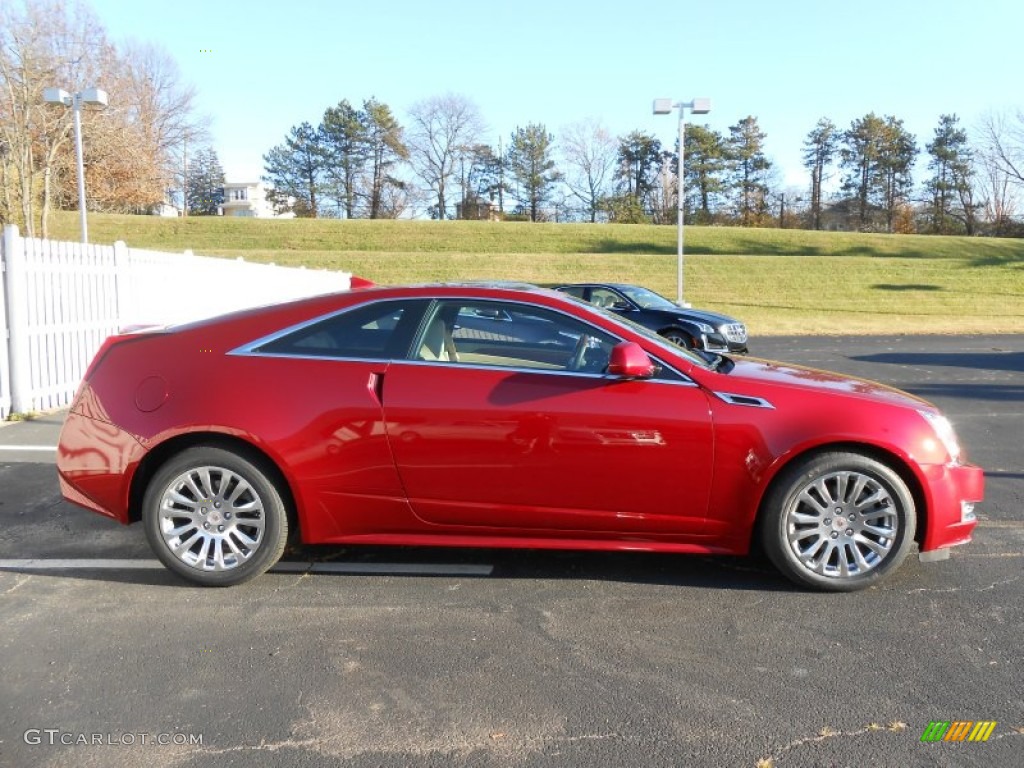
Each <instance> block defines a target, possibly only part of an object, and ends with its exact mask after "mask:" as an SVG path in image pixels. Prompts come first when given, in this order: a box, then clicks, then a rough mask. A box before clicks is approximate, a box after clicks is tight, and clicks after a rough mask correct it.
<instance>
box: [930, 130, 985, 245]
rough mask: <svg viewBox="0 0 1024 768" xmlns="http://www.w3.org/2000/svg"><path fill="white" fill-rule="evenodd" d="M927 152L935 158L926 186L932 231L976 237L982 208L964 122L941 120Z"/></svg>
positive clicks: (932, 158)
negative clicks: (976, 193)
mask: <svg viewBox="0 0 1024 768" xmlns="http://www.w3.org/2000/svg"><path fill="white" fill-rule="evenodd" d="M925 149H926V150H927V151H928V154H929V155H931V159H930V160H929V161H928V169H929V170H930V171H931V172H932V177H931V178H930V179H929V180H928V181H927V182H926V184H925V188H926V190H927V191H928V193H929V195H930V197H931V207H930V211H929V219H930V222H929V223H930V227H931V231H932V232H935V233H936V234H939V235H948V234H953V233H955V232H959V231H964V232H966V233H967V234H968V235H973V234H974V229H975V218H976V215H977V208H978V206H977V205H976V204H975V203H974V199H973V182H972V179H973V175H974V169H973V154H972V152H971V149H970V147H969V146H968V144H967V132H966V131H964V130H963V129H962V128H960V118H958V117H957V116H956V115H942V116H941V117H939V124H938V126H937V127H936V128H935V137H934V138H933V139H932V141H931V143H929V144H928V145H927V146H926V147H925Z"/></svg>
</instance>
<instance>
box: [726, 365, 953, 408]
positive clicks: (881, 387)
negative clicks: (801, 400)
mask: <svg viewBox="0 0 1024 768" xmlns="http://www.w3.org/2000/svg"><path fill="white" fill-rule="evenodd" d="M732 359H733V363H734V364H733V366H732V367H731V368H730V369H729V372H728V373H727V374H723V378H725V379H728V380H730V381H731V382H735V383H734V384H733V385H732V389H733V390H739V389H742V390H744V391H742V392H740V391H737V392H736V393H737V394H751V395H757V394H759V392H758V385H761V386H763V385H765V384H768V385H771V386H780V387H790V388H797V389H803V390H813V391H818V392H825V393H832V394H842V395H850V396H852V397H858V398H861V399H865V400H874V401H876V402H884V403H889V404H892V405H901V406H905V407H909V408H922V407H924V408H927V409H929V410H932V409H934V406H933V405H932V404H931V403H929V402H928V401H927V400H923V399H921V398H919V397H916V396H915V395H911V394H909V393H908V392H904V391H903V390H900V389H896V388H895V387H889V386H886V385H885V384H879V383H878V382H876V381H868V380H867V379H858V378H856V377H855V376H845V375H843V374H840V373H832V372H831V371H822V370H819V369H817V368H805V367H803V366H799V365H790V364H789V363H779V362H775V361H773V360H762V359H759V358H749V357H745V358H742V359H739V358H732ZM740 382H743V383H748V382H749V384H751V385H752V386H751V387H750V388H749V392H748V391H746V390H747V387H745V386H744V387H739V386H737V385H739V384H740ZM720 386H721V387H722V388H724V385H722V384H720Z"/></svg>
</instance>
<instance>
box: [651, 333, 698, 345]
mask: <svg viewBox="0 0 1024 768" xmlns="http://www.w3.org/2000/svg"><path fill="white" fill-rule="evenodd" d="M659 335H660V336H661V337H662V338H663V339H665V340H666V341H671V342H672V343H673V344H676V345H677V346H680V347H682V348H683V349H696V348H697V341H696V339H694V338H693V337H692V336H691V335H690V334H688V333H686V332H685V331H680V330H679V329H678V328H669V329H668V330H665V331H661V332H660V333H659Z"/></svg>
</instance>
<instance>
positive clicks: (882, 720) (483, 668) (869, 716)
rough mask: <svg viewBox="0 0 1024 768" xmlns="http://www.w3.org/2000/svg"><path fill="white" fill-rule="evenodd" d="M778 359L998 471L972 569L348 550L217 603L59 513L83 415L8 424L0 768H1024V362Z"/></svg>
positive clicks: (912, 350) (959, 342) (969, 350)
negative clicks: (831, 584)
mask: <svg viewBox="0 0 1024 768" xmlns="http://www.w3.org/2000/svg"><path fill="white" fill-rule="evenodd" d="M752 346H753V347H754V351H755V352H756V353H757V354H758V355H762V356H765V357H772V358H777V359H781V360H787V361H791V362H796V363H802V364H808V365H813V366H816V367H823V368H829V369H833V370H838V371H843V372H846V373H852V374H855V375H859V376H864V377H867V378H872V379H875V380H878V381H883V382H885V383H888V384H893V385H895V386H898V387H901V388H903V389H907V390H909V391H911V392H914V393H917V394H920V395H922V396H924V397H927V398H928V399H930V400H932V401H934V402H936V403H937V404H938V405H939V406H941V407H942V408H943V409H944V410H945V412H946V413H947V415H949V416H950V418H951V419H952V420H953V422H954V423H955V424H956V426H957V429H958V432H959V434H960V438H961V441H962V442H963V444H964V445H965V446H966V450H967V453H968V456H969V457H970V459H971V460H972V461H974V462H976V463H978V464H980V465H981V466H983V467H984V468H985V470H986V482H987V488H986V500H985V503H984V504H983V505H982V506H980V507H979V510H978V512H979V519H980V523H979V526H978V528H977V530H976V533H975V540H974V542H972V543H971V544H970V545H968V546H967V547H964V548H961V549H959V550H956V551H955V552H954V553H953V555H952V557H951V558H950V559H949V560H947V561H945V562H941V563H932V564H921V563H919V562H917V560H916V558H908V560H907V562H906V564H905V565H904V567H903V568H901V569H900V571H898V572H897V573H896V574H895V575H894V577H893V578H892V579H890V580H889V581H888V582H886V583H885V584H884V585H882V586H881V587H878V588H874V589H870V590H866V591H864V592H859V593H854V594H849V595H822V594H814V593H808V592H802V591H799V590H797V589H795V588H793V587H792V586H790V585H789V583H788V582H786V581H784V580H783V579H782V578H781V577H779V576H777V575H776V574H775V573H774V572H773V571H772V570H771V569H770V568H768V567H766V566H764V565H762V564H760V563H758V562H756V561H751V560H745V559H734V558H719V559H715V558H703V557H676V556H651V555H626V554H622V555H617V554H616V555H607V554H580V553H557V552H527V553H524V552H504V551H493V550H473V551H452V550H437V549H430V550H423V549H409V550H405V549H402V550H394V549H391V550H386V549H355V548H348V549H342V548H323V547H318V548H308V549H303V550H300V551H293V552H291V553H289V554H288V555H286V558H287V559H288V560H289V562H290V563H291V565H290V566H286V567H285V568H282V569H279V570H277V571H275V572H273V573H270V574H267V575H265V576H263V577H262V578H260V579H258V580H256V581H255V582H253V583H250V584H247V585H243V586H241V587H235V588H231V589H226V590H203V589H199V588H194V587H191V586H188V585H186V584H185V583H183V582H181V581H179V580H177V579H176V578H175V577H174V576H172V575H171V574H170V573H169V572H168V571H165V570H163V569H162V568H158V567H155V565H154V563H155V561H153V560H152V559H151V555H150V552H149V550H148V547H147V545H146V543H145V540H144V536H143V533H142V530H141V528H140V527H139V526H133V527H131V528H124V527H122V526H119V525H117V524H115V523H112V522H110V521H107V520H105V519H103V518H101V517H100V516H98V515H95V514H93V513H90V512H87V511H85V510H82V509H79V508H77V507H74V506H73V505H70V504H68V503H66V502H64V501H63V500H62V499H61V497H60V494H59V491H58V487H57V482H56V477H55V470H54V466H53V460H54V455H53V452H52V450H50V449H49V448H48V446H52V445H53V444H54V443H55V441H56V437H57V432H58V431H59V427H60V416H59V415H56V416H51V417H45V418H42V419H39V420H37V421H33V422H26V423H20V424H11V425H5V426H3V427H0V626H2V631H0V648H2V654H3V672H2V679H0V766H19V767H20V766H75V767H76V768H77V767H82V768H85V767H87V766H104V767H111V768H116V767H117V766H137V765H143V764H145V765H148V766H152V767H156V766H186V767H187V766H204V765H214V764H215V765H217V766H250V765H273V766H283V767H291V766H323V765H347V766H348V765H350V766H409V765H437V766H442V765H444V766H448V765H452V766H491V765H494V766H498V765H501V766H505V765H512V766H519V765H522V766H566V765H568V766H588V767H589V766H608V767H609V768H622V767H623V766H634V765H645V766H682V765H713V766H750V767H751V768H753V767H754V766H758V765H760V766H771V765H774V766H808V765H821V766H864V765H873V766H962V765H979V766H1003V765H1006V766H1011V765H1014V766H1016V765H1020V764H1021V763H1020V754H1021V751H1022V749H1024V705H1022V702H1021V694H1022V692H1024V670H1022V653H1021V637H1024V513H1022V508H1024V448H1022V445H1024V337H1022V336H985V337H982V336H971V337H912V336H909V337H892V338H845V337H844V338H812V339H808V338H777V339H763V340H754V343H752ZM25 560H31V561H35V563H25V562H22V561H25ZM40 560H47V561H49V562H50V563H51V566H50V567H47V568H46V569H44V570H39V569H38V567H37V566H38V561H40ZM82 560H89V561H91V563H82V562H80V561H82ZM313 561H316V562H318V563H330V564H332V565H327V566H325V565H318V566H317V568H310V566H309V564H310V563H311V562H313ZM931 721H974V722H977V721H995V722H996V726H995V727H994V729H993V731H992V735H991V737H990V738H989V739H988V741H986V742H984V743H973V742H959V743H956V742H938V743H923V742H922V741H921V736H922V733H923V731H924V730H925V728H926V727H927V726H928V725H929V723H930V722H931Z"/></svg>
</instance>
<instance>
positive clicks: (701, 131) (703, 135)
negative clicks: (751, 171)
mask: <svg viewBox="0 0 1024 768" xmlns="http://www.w3.org/2000/svg"><path fill="white" fill-rule="evenodd" d="M728 165H729V152H728V147H727V145H726V141H725V138H724V137H723V136H722V134H720V133H719V132H718V131H715V130H713V129H711V128H705V127H704V126H702V125H696V124H694V125H688V126H687V127H686V152H685V156H684V163H683V181H684V182H685V188H686V190H687V192H686V199H685V200H684V210H689V211H695V212H696V213H695V217H696V219H697V222H698V223H701V224H709V223H711V222H712V221H713V219H714V216H715V214H716V212H717V210H718V203H719V200H720V199H721V197H722V196H723V194H724V193H725V190H726V181H725V174H726V171H727V170H728ZM678 167H679V166H678V158H676V163H675V172H676V174H677V175H678V173H679V171H678Z"/></svg>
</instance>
